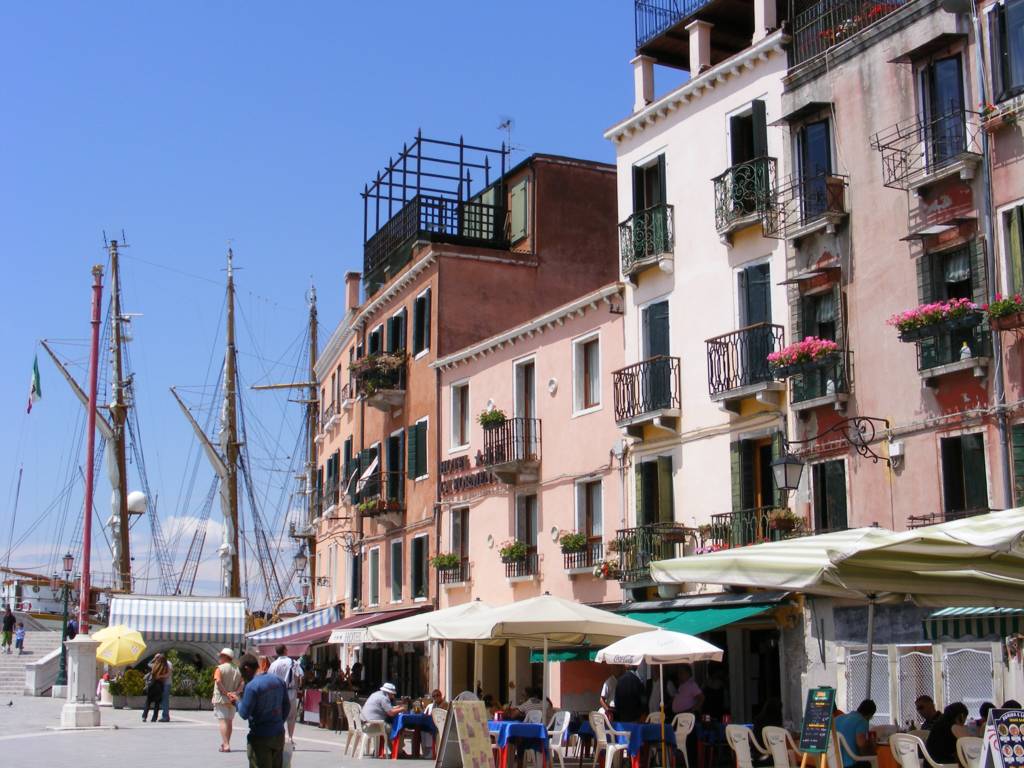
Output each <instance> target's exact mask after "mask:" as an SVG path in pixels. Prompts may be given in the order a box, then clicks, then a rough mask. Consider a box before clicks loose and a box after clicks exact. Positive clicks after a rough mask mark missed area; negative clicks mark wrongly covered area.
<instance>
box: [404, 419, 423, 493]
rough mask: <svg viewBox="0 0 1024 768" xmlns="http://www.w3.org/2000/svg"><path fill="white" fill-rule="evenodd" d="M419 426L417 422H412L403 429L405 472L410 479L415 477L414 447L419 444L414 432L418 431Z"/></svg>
mask: <svg viewBox="0 0 1024 768" xmlns="http://www.w3.org/2000/svg"><path fill="white" fill-rule="evenodd" d="M419 428H420V425H419V424H413V425H412V426H411V427H409V428H408V429H407V430H406V431H405V435H406V437H405V442H406V445H407V446H408V450H407V453H406V466H407V472H406V473H407V474H408V475H409V479H410V480H415V479H416V449H417V448H418V447H419V444H418V442H417V440H416V434H417V433H418V432H419Z"/></svg>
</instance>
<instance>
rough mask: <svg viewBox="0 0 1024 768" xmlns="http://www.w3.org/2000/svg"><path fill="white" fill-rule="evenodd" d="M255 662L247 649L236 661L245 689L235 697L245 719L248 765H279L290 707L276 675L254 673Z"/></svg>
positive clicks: (285, 688)
mask: <svg viewBox="0 0 1024 768" xmlns="http://www.w3.org/2000/svg"><path fill="white" fill-rule="evenodd" d="M258 667H259V662H258V661H257V660H256V657H255V656H253V655H252V654H251V653H247V654H245V655H244V656H243V657H242V658H241V659H240V660H239V662H238V669H239V671H240V672H241V673H242V679H243V680H245V691H244V692H243V693H242V696H241V698H239V697H238V696H237V695H235V696H234V698H235V700H236V701H238V716H239V717H241V718H242V719H243V720H248V721H249V737H248V739H247V742H248V749H247V750H246V751H247V753H248V755H249V768H281V761H282V759H283V754H284V724H285V721H286V720H287V719H288V713H289V711H290V710H291V702H289V700H288V699H289V696H288V686H286V685H285V684H284V682H283V681H282V680H281V678H279V677H278V676H277V675H257V674H256V670H257V668H258Z"/></svg>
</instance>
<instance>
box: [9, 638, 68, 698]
mask: <svg viewBox="0 0 1024 768" xmlns="http://www.w3.org/2000/svg"><path fill="white" fill-rule="evenodd" d="M59 647H60V632H47V631H45V630H26V631H25V653H24V655H22V656H19V655H18V651H17V650H12V652H11V654H10V655H8V654H6V653H0V697H4V696H8V697H10V696H21V695H22V694H23V693H24V692H25V665H26V664H28V663H29V662H32V661H36V660H38V659H41V658H42V657H43V656H45V655H46V654H48V653H49V652H50V651H52V650H53V649H55V648H59Z"/></svg>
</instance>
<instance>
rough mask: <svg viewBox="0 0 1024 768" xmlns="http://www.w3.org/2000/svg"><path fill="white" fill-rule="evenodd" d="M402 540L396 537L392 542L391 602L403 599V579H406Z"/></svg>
mask: <svg viewBox="0 0 1024 768" xmlns="http://www.w3.org/2000/svg"><path fill="white" fill-rule="evenodd" d="M402 543H403V542H402V540H401V539H395V540H394V541H392V542H391V602H393V603H398V602H401V600H402V586H403V584H402V581H403V579H404V574H403V567H404V565H405V563H404V562H403V560H402V556H403V552H402V550H403V547H402Z"/></svg>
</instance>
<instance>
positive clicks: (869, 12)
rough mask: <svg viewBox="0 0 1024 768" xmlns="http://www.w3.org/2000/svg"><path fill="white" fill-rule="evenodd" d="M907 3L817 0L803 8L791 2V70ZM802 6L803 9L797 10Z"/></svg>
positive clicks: (802, 4) (900, 1)
mask: <svg viewBox="0 0 1024 768" xmlns="http://www.w3.org/2000/svg"><path fill="white" fill-rule="evenodd" d="M908 2H909V0H885V2H878V0H821V2H818V3H813V4H812V5H810V6H806V4H804V3H798V2H797V1H796V0H791V3H790V14H789V18H790V19H792V25H791V26H792V30H793V31H792V35H793V43H792V55H791V58H790V66H791V67H795V66H796V65H797V64H801V63H803V62H805V61H808V60H809V59H813V58H815V57H816V56H820V55H821V54H823V53H825V51H827V50H828V49H829V48H832V47H833V46H836V45H839V44H840V43H845V42H846V41H847V40H849V39H851V38H852V37H854V36H855V35H856V34H857V33H858V32H860V31H861V30H862V29H865V28H867V27H869V26H871V25H872V24H874V23H875V22H876V21H880V20H881V19H884V18H885V17H886V16H888V15H889V14H890V13H892V12H893V11H898V10H899V9H900V8H902V7H903V6H904V5H906V4H907V3H908ZM800 7H803V10H799V11H798V10H797V9H798V8H800Z"/></svg>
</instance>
